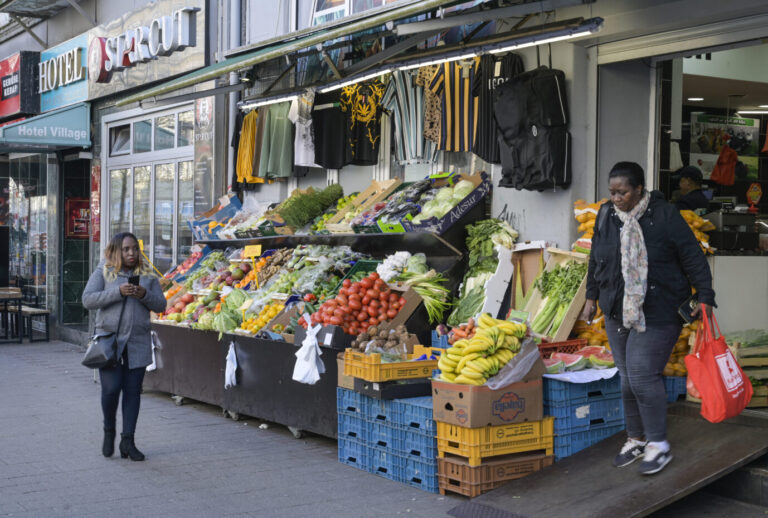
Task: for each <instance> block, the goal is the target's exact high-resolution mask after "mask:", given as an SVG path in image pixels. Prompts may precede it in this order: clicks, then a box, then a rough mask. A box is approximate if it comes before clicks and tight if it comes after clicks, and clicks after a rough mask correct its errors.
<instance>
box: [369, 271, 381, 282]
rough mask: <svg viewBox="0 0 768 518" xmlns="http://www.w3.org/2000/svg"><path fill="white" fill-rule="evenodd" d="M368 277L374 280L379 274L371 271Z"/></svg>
mask: <svg viewBox="0 0 768 518" xmlns="http://www.w3.org/2000/svg"><path fill="white" fill-rule="evenodd" d="M368 277H370V278H371V279H373V280H374V281H375V280H377V279H378V278H379V274H378V273H377V272H371V274H370V275H369V276H368Z"/></svg>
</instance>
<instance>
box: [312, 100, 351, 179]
mask: <svg viewBox="0 0 768 518" xmlns="http://www.w3.org/2000/svg"><path fill="white" fill-rule="evenodd" d="M340 95H341V92H340V91H338V90H336V91H333V92H328V93H325V94H317V95H316V96H315V107H314V109H313V110H312V130H313V131H312V138H313V140H314V143H315V162H316V163H317V164H318V165H319V166H320V167H325V168H326V169H341V168H342V167H344V166H345V165H346V163H347V162H346V149H347V131H346V130H347V125H346V116H345V115H344V112H342V111H341V103H340V102H339V98H340Z"/></svg>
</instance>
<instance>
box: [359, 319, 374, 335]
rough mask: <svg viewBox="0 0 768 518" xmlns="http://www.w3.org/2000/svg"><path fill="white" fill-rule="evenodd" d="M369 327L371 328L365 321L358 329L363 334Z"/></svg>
mask: <svg viewBox="0 0 768 518" xmlns="http://www.w3.org/2000/svg"><path fill="white" fill-rule="evenodd" d="M369 327H371V325H370V324H369V323H368V322H367V321H366V322H363V323H362V324H360V329H362V330H363V333H365V332H366V331H368V328H369Z"/></svg>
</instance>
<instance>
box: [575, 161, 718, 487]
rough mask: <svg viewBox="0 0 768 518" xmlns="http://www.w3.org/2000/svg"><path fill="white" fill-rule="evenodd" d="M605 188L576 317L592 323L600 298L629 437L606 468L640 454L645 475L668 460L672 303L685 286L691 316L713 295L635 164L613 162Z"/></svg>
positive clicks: (687, 239)
mask: <svg viewBox="0 0 768 518" xmlns="http://www.w3.org/2000/svg"><path fill="white" fill-rule="evenodd" d="M609 191H610V201H609V202H608V203H605V204H603V206H602V207H601V208H600V210H599V211H598V214H597V219H596V223H595V230H594V237H593V238H592V253H591V254H590V257H589V269H588V272H587V301H586V303H585V305H584V311H583V313H582V315H581V318H582V319H584V320H586V321H587V322H590V323H591V322H592V319H593V318H594V317H595V313H596V311H597V304H598V303H599V305H600V309H602V311H603V313H604V314H605V328H606V333H607V334H608V341H609V343H610V346H611V351H612V352H613V356H614V359H615V361H616V366H617V367H618V369H619V373H620V375H621V396H622V401H623V403H624V419H625V423H626V429H627V435H628V438H627V441H626V443H625V444H624V445H623V447H622V448H621V450H620V452H619V454H618V455H616V457H615V458H614V459H613V465H614V466H616V467H624V466H627V465H629V464H631V463H632V462H634V461H635V460H638V459H640V458H642V462H641V463H640V466H639V472H640V473H641V474H644V475H651V474H654V473H658V472H659V471H661V470H662V469H664V467H665V466H666V465H667V464H668V463H669V462H670V461H671V460H672V452H671V449H670V444H669V442H668V441H667V429H666V428H667V423H666V418H667V401H666V392H665V389H664V381H663V379H662V371H663V369H664V366H665V364H666V363H667V360H668V358H669V355H670V353H671V352H672V349H673V347H674V345H675V342H676V341H677V338H678V336H679V335H680V331H681V329H682V322H681V319H680V317H679V316H678V308H679V307H680V306H681V304H683V303H684V302H686V300H687V299H688V298H689V297H690V296H691V284H692V285H693V287H695V288H696V292H697V293H698V304H697V306H696V309H695V310H694V311H693V313H691V315H692V317H694V318H698V317H699V316H700V314H701V312H702V311H706V312H707V314H708V315H709V314H711V311H712V309H711V308H712V306H713V305H714V304H715V293H714V291H713V290H712V276H711V274H710V270H709V266H708V265H707V261H706V259H705V257H704V254H702V252H701V249H700V248H699V245H698V243H697V241H696V238H695V237H694V235H693V233H692V232H691V230H690V228H689V227H688V225H687V224H686V223H685V220H684V219H683V218H682V216H681V215H680V212H679V211H678V210H677V209H676V207H675V206H674V205H672V204H670V203H667V202H666V201H665V200H664V197H663V195H662V194H661V193H660V192H659V191H653V192H649V191H647V190H646V189H645V173H644V171H643V168H642V167H640V165H638V164H636V163H634V162H619V163H617V164H616V165H615V166H614V167H613V169H612V170H611V172H610V174H609ZM689 279H690V282H689Z"/></svg>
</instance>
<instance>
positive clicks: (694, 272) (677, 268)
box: [587, 191, 715, 323]
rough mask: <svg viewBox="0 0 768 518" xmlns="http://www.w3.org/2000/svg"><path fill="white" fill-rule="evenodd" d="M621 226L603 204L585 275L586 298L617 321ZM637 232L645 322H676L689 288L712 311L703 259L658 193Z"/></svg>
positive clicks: (678, 217)
mask: <svg viewBox="0 0 768 518" xmlns="http://www.w3.org/2000/svg"><path fill="white" fill-rule="evenodd" d="M621 227H622V223H621V220H620V219H619V216H618V215H617V214H616V210H615V208H614V206H613V203H610V202H609V203H606V204H605V205H603V206H602V207H601V208H600V211H599V212H598V214H597V221H596V223H595V232H594V236H593V238H592V253H591V254H590V257H589V272H588V273H587V298H588V299H593V300H598V301H599V304H600V308H601V309H602V310H603V313H605V314H606V315H608V316H609V317H610V318H612V319H614V320H621V315H622V304H623V299H624V278H623V276H622V275H621V241H620V237H619V232H620V229H621ZM640 227H641V228H642V229H643V236H644V237H645V247H646V250H647V251H648V289H647V291H646V294H645V304H643V312H644V313H645V320H646V322H649V323H672V322H677V321H679V320H680V317H679V316H678V314H677V308H678V307H679V306H680V304H682V303H683V302H684V301H685V299H687V298H688V297H689V296H690V295H691V285H693V286H694V287H695V288H696V292H697V293H698V295H699V301H700V302H702V303H704V304H709V305H712V306H714V305H715V292H714V291H713V290H712V274H711V272H710V270H709V265H708V264H707V260H706V258H705V256H704V254H703V253H702V252H701V248H699V244H698V242H697V241H696V237H695V236H694V235H693V232H691V229H690V228H689V227H688V224H687V223H686V222H685V220H684V219H683V217H682V216H681V215H680V212H678V210H677V209H676V208H675V207H674V205H671V204H669V203H667V202H666V201H665V200H664V197H663V195H662V194H661V193H660V192H658V191H653V192H651V201H650V203H649V204H648V209H647V210H646V211H645V213H644V214H643V215H642V216H641V217H640Z"/></svg>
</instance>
